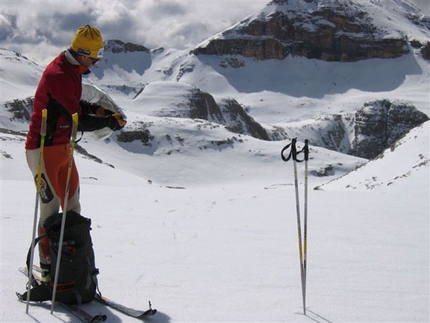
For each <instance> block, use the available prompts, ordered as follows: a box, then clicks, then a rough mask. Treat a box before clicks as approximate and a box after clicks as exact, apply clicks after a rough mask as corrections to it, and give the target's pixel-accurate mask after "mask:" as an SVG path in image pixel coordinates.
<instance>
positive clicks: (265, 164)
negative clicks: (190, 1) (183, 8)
mask: <svg viewBox="0 0 430 323" xmlns="http://www.w3.org/2000/svg"><path fill="white" fill-rule="evenodd" d="M331 6H335V7H336V8H337V7H339V6H341V7H342V10H343V11H342V12H345V13H349V14H351V15H350V16H351V17H352V16H354V14H353V13H354V12H355V11H353V10H356V9H357V8H359V9H360V10H361V11H360V12H363V15H362V16H357V19H358V18H360V17H361V18H362V19H364V20H366V21H371V26H374V27H375V28H372V30H377V31H378V35H382V36H383V37H382V38H384V37H394V38H396V37H398V38H399V39H401V40H402V41H406V43H407V44H408V46H407V48H404V47H402V50H404V52H402V54H401V55H399V56H398V57H393V58H369V59H360V60H358V61H348V62H342V61H327V60H321V59H316V58H307V57H304V56H300V55H295V56H292V55H286V56H285V57H283V58H282V59H273V58H271V59H261V58H259V59H256V58H255V57H253V56H246V55H243V54H240V53H239V54H237V53H235V54H222V55H214V54H213V53H203V52H202V51H201V49H202V48H207V46H208V45H209V44H211V43H212V42H213V41H215V40H220V39H227V38H228V39H230V40H231V39H235V37H236V36H237V37H238V38H239V39H240V37H245V38H249V37H248V36H247V35H245V34H244V33H243V32H242V31H243V30H247V28H248V27H249V26H251V25H258V24H259V22H264V21H270V19H269V18H270V17H273V16H274V15H275V14H276V12H282V13H284V14H286V15H287V16H288V15H290V14H292V13H295V14H297V13H298V12H301V13H302V16H303V17H304V16H309V17H310V19H314V20H312V21H313V25H307V24H306V23H305V22H303V23H302V24H301V26H302V27H303V26H307V27H309V30H311V29H313V28H314V27H315V26H316V25H328V26H330V25H331V23H329V22H328V21H324V20H321V19H319V20H318V19H317V20H315V19H316V18H315V17H316V16H315V15H313V14H312V13H314V12H319V11H318V10H322V9H324V10H328V9H327V8H331ZM322 7H323V8H322ZM321 8H322V9H321ZM324 10H323V11H324ZM334 16H336V15H334ZM354 21H355V20H354ZM311 27H312V28H311ZM239 31H240V32H239ZM379 31H380V32H381V33H379ZM406 36H407V37H406ZM265 38H266V36H264V35H263V36H261V39H265ZM236 39H237V38H236ZM257 39H258V37H257ZM405 39H406V40H405ZM252 40H253V41H255V40H256V36H255V35H254V36H253V37H252ZM412 40H415V41H418V42H419V44H420V46H418V45H416V43H414V44H415V45H414V46H415V47H414V46H412V43H411V41H412ZM429 41H430V37H429V29H428V17H425V16H422V15H421V14H420V12H419V11H417V9H416V8H414V7H413V6H412V5H410V4H409V3H408V1H406V0H394V1H388V2H385V1H365V2H363V1H358V0H357V1H353V0H350V1H346V2H340V1H334V0H333V1H315V0H314V1H310V0H309V1H305V0H303V1H298V0H297V1H293V0H290V1H273V2H271V3H270V4H268V5H267V6H266V7H265V8H262V10H261V11H260V12H258V13H256V14H255V15H253V16H251V17H247V18H245V19H244V20H243V21H242V22H239V23H238V24H237V25H235V26H232V27H231V28H229V29H228V30H226V31H225V32H223V33H220V34H219V35H214V36H213V37H211V38H210V39H208V40H207V41H205V42H203V43H202V44H200V45H198V46H196V47H195V48H190V49H189V50H181V51H180V50H176V49H168V48H157V49H147V48H146V47H144V46H143V45H133V44H128V43H124V42H122V41H121V40H111V41H108V42H107V46H106V47H107V48H106V55H105V58H104V60H103V61H102V62H100V63H99V64H98V65H97V66H96V67H95V68H94V69H93V73H92V74H91V75H90V76H89V77H88V78H86V79H84V81H85V82H87V83H89V84H91V83H92V84H95V85H96V86H98V87H99V88H101V89H103V90H104V91H106V92H107V93H108V94H109V95H110V96H111V97H112V98H113V99H114V100H115V102H116V103H117V104H118V105H119V106H120V107H121V108H122V109H123V110H124V112H125V113H126V115H127V120H128V124H127V127H126V128H125V129H123V130H122V131H120V132H117V133H114V134H112V135H111V137H110V138H108V139H106V140H96V139H94V137H92V136H91V135H90V134H85V135H84V137H83V138H82V140H81V141H80V142H79V147H78V149H77V150H76V163H77V164H78V169H79V171H80V175H81V185H82V188H81V189H82V203H83V210H84V213H83V214H84V215H86V216H89V217H91V218H92V220H93V239H94V244H95V248H96V255H97V263H98V265H99V266H100V268H101V277H100V282H101V285H102V288H103V289H102V291H106V292H105V293H106V295H108V296H111V297H112V298H122V299H123V300H124V301H125V302H126V303H128V304H130V305H132V306H137V307H138V306H141V299H142V298H143V299H145V297H150V298H151V300H152V301H153V304H154V306H155V307H158V308H159V310H160V313H159V316H158V319H157V318H154V321H155V322H197V321H199V322H209V321H211V322H232V321H236V322H250V321H258V322H280V321H285V322H293V321H294V322H306V321H308V320H309V317H310V318H311V319H313V320H314V321H317V322H336V321H339V322H340V321H350V322H352V321H357V322H358V321H361V322H364V321H372V322H376V321H387V322H388V321H390V322H406V321H408V322H423V321H428V319H429V317H428V310H429V307H428V303H429V302H428V300H429V293H428V287H429V277H428V270H429V267H428V265H429V261H428V239H429V232H428V221H429V204H428V196H429V193H430V192H429V132H428V131H429V125H430V122H429V121H425V120H428V116H430V97H429V93H430V84H429V80H430V62H429V60H428V58H426V55H425V54H423V52H424V51H425V46H426V43H428V42H429ZM409 44H410V46H409ZM205 46H206V47H205ZM0 68H1V76H0V86H1V90H2V92H1V98H0V138H1V152H2V158H1V161H2V164H1V169H2V174H1V184H2V185H1V187H2V202H1V206H2V211H1V213H2V217H1V221H2V223H1V227H2V251H1V252H2V272H3V273H4V274H3V277H4V279H2V280H1V282H2V287H1V288H2V294H1V295H2V304H3V305H2V310H1V312H2V314H1V315H2V317H1V318H2V319H1V321H2V322H24V321H31V318H30V317H29V316H27V315H25V314H24V310H23V306H22V304H20V303H18V302H17V301H16V300H15V299H12V298H13V297H11V295H12V296H13V293H14V291H16V290H17V289H20V288H23V287H24V283H23V282H22V281H21V280H22V279H21V277H19V273H17V272H16V268H17V267H18V266H21V265H22V264H23V259H24V256H25V254H26V249H27V247H28V246H27V241H28V242H29V240H30V239H29V236H30V230H31V222H32V221H31V220H30V218H31V216H32V214H33V212H34V210H33V209H32V207H33V206H34V204H32V202H33V201H34V185H33V184H32V181H31V176H30V174H29V171H28V169H27V166H26V164H25V157H24V148H23V145H24V140H25V133H26V130H27V127H28V121H29V120H28V118H29V112H30V110H31V104H32V96H33V94H34V91H35V88H36V86H37V82H38V80H39V78H40V76H41V73H42V72H43V68H41V67H40V66H39V65H37V63H35V62H31V61H29V60H28V59H26V58H25V57H23V56H22V55H20V54H19V53H15V52H12V51H10V50H7V49H0ZM390 109H391V112H390ZM409 109H410V110H409ZM396 111H403V112H404V111H408V113H407V115H404V114H403V115H401V117H400V119H399V118H397V116H398V115H399V114H397V113H394V112H396ZM377 114H380V115H381V116H382V117H381V118H380V119H377V120H375V119H372V117H373V116H374V115H377ZM416 115H419V118H421V117H423V116H424V117H423V119H419V118H418V119H419V120H421V121H419V122H418V123H422V122H424V123H422V124H420V125H418V123H417V124H414V125H412V126H411V125H410V124H409V125H408V127H409V129H411V128H412V130H411V131H409V130H408V131H403V132H402V131H398V130H399V129H400V128H399V126H398V125H402V126H403V125H405V124H408V122H409V120H411V117H412V116H416ZM396 118H397V119H396ZM426 118H427V119H426ZM398 119H399V120H398ZM357 120H358V121H359V122H358V123H357ZM363 120H367V121H363ZM381 120H385V121H387V120H390V121H389V122H381ZM406 121H408V122H406ZM360 122H362V123H360ZM363 122H365V123H369V125H370V124H371V122H373V126H375V125H376V127H375V128H371V127H370V126H369V127H368V128H366V129H377V130H378V131H376V130H375V131H373V133H372V134H375V132H377V133H378V136H377V138H379V139H378V140H380V141H381V142H382V143H381V144H380V145H379V143H378V149H377V153H380V154H379V155H378V156H377V157H376V158H375V159H372V160H370V159H367V158H362V157H358V155H357V154H356V155H353V154H352V153H351V150H352V148H354V147H355V148H356V147H361V146H357V145H356V146H354V142H355V141H354V140H356V138H361V139H362V140H361V141H360V143H361V144H364V143H365V140H364V139H367V140H368V139H369V138H373V137H370V136H366V138H364V139H363V134H364V132H361V131H360V130H359V129H362V128H360V125H363ZM401 129H403V130H404V128H401ZM388 130H390V131H388ZM386 132H387V133H389V134H391V133H395V135H396V136H397V137H396V138H400V140H398V139H396V140H393V141H386V142H384V140H385V139H387V138H390V140H392V137H391V135H387V136H385V137H381V136H379V134H380V133H386ZM294 137H297V138H298V144H299V146H300V147H302V146H303V141H304V140H305V139H309V141H310V144H311V150H310V160H309V183H310V195H309V207H310V210H309V211H310V212H309V213H310V223H311V227H310V228H311V229H310V230H311V231H310V232H309V246H310V249H309V258H310V267H309V270H310V272H309V284H308V288H309V291H308V296H309V300H308V306H309V310H310V311H309V312H308V316H309V317H304V316H302V315H300V314H298V313H301V309H300V306H301V299H300V280H299V274H298V263H297V248H296V246H297V227H296V217H295V216H296V215H295V210H296V208H295V200H294V171H293V167H292V164H291V163H284V162H283V161H282V160H281V155H280V152H281V149H282V148H283V147H284V146H285V145H286V144H288V143H290V142H291V139H292V138H294ZM375 138H376V137H375ZM393 142H394V144H393ZM373 143H376V141H371V142H370V145H369V146H370V148H372V149H373V148H375V144H373ZM384 145H385V146H384ZM388 146H390V147H389V148H387V147H388ZM368 150H369V149H367V151H368ZM347 153H349V154H347ZM372 158H373V156H372ZM298 169H299V170H298V175H299V185H300V186H301V187H302V185H303V182H304V168H303V163H299V164H298ZM314 188H316V189H315V190H314ZM300 192H302V190H300ZM300 201H301V202H303V200H300ZM16 237H18V238H19V240H20V243H17V241H16V240H17V239H16ZM369 250H371V252H370V251H369ZM110 277H115V280H112V279H110ZM11 278H12V279H11ZM118 285H121V286H124V288H119V287H118ZM137 295H138V297H136V296H137ZM137 298H138V299H137ZM215 300H216V301H215ZM145 301H146V299H145ZM88 308H89V309H90V310H93V311H102V310H103V311H104V309H101V308H100V307H97V306H96V305H89V307H88ZM219 309H222V310H219ZM45 312H48V311H47V310H46V309H45V308H44V307H43V306H40V307H32V308H31V313H34V314H31V315H33V316H34V317H35V319H37V320H39V321H44V322H45V321H52V322H56V321H58V320H65V319H66V320H68V321H69V320H70V321H71V322H75V321H73V319H72V318H70V317H67V314H66V313H63V312H59V313H56V314H55V315H54V316H51V315H49V314H47V313H45ZM109 314H110V317H111V319H112V322H128V321H127V319H126V318H124V317H123V316H121V315H118V314H116V313H113V312H110V313H109Z"/></svg>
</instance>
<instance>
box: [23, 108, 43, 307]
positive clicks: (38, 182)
mask: <svg viewBox="0 0 430 323" xmlns="http://www.w3.org/2000/svg"><path fill="white" fill-rule="evenodd" d="M47 118H48V110H46V109H43V110H42V123H41V126H40V148H39V149H40V150H39V162H38V164H37V179H36V201H35V205H34V218H33V232H32V237H31V251H30V264H29V268H28V284H27V305H26V308H25V313H26V314H28V308H29V306H30V293H31V285H32V282H33V271H32V268H33V262H34V248H35V242H34V241H35V239H36V227H37V210H38V208H39V195H40V190H41V183H42V169H43V152H44V149H45V137H46V120H47Z"/></svg>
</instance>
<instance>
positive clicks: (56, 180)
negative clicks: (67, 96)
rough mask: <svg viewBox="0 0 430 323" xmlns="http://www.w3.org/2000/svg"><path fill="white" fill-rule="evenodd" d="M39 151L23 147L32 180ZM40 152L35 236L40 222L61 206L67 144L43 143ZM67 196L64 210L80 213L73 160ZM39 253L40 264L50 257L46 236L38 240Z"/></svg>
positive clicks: (47, 261) (68, 155)
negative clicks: (41, 152) (39, 179)
mask: <svg viewBox="0 0 430 323" xmlns="http://www.w3.org/2000/svg"><path fill="white" fill-rule="evenodd" d="M39 154H40V148H39V149H33V150H27V151H26V157H27V164H28V167H29V168H30V170H31V172H32V174H33V178H34V180H35V182H36V183H37V175H38V165H39ZM43 154H44V158H43V161H42V180H41V188H40V192H39V197H40V203H39V205H40V217H39V225H38V232H39V236H40V235H42V234H44V233H45V230H44V228H43V223H44V222H45V220H46V219H47V218H48V217H49V216H50V215H53V214H57V213H58V212H59V210H60V207H61V209H62V210H63V207H64V201H65V194H66V186H67V174H68V166H69V160H70V144H65V145H57V146H48V147H45V148H44V152H43ZM68 197H69V199H68V203H67V210H73V211H75V212H77V213H80V212H81V205H80V202H79V174H78V170H77V168H76V165H75V163H74V161H73V164H72V168H71V176H70V189H69V196H68ZM63 211H64V210H63ZM39 257H40V263H41V264H50V262H51V260H50V257H49V240H48V238H46V237H45V238H43V239H41V240H40V242H39Z"/></svg>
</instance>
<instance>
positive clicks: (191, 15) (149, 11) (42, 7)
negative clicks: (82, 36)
mask: <svg viewBox="0 0 430 323" xmlns="http://www.w3.org/2000/svg"><path fill="white" fill-rule="evenodd" d="M269 2H270V0H123V1H121V0H68V1H58V0H38V1H34V0H18V1H16V0H14V1H11V0H2V2H1V5H0V46H1V47H3V48H7V49H11V50H15V51H17V52H19V53H21V54H23V55H24V56H27V57H28V58H30V59H32V60H34V61H35V62H37V63H39V64H42V65H44V64H47V63H49V61H51V60H52V58H53V57H54V56H56V55H57V54H58V53H59V52H60V51H61V50H64V49H65V48H67V47H68V46H69V45H70V41H71V39H72V37H73V35H74V33H75V32H76V30H77V28H78V27H79V26H82V25H86V24H90V25H92V26H96V27H98V28H100V30H101V31H102V33H103V36H104V38H105V39H120V40H122V41H126V42H133V43H136V44H140V45H144V46H145V47H148V48H156V47H160V46H162V47H173V48H177V49H185V48H190V47H192V46H195V45H197V44H199V43H200V42H202V41H204V40H205V39H207V38H209V37H211V36H213V35H215V34H217V33H219V32H221V31H223V30H225V29H226V28H229V27H230V26H232V25H234V24H236V23H237V22H239V21H241V20H243V19H245V18H246V17H247V16H248V15H250V14H253V13H255V12H257V11H258V10H260V9H262V8H263V7H264V6H266V4H268V3H269ZM411 2H413V3H415V4H416V5H417V6H419V7H420V8H424V10H425V9H427V14H428V13H429V12H428V11H429V8H428V0H411Z"/></svg>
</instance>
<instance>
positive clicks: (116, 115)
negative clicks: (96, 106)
mask: <svg viewBox="0 0 430 323" xmlns="http://www.w3.org/2000/svg"><path fill="white" fill-rule="evenodd" d="M112 117H114V118H115V119H116V122H117V123H118V125H119V126H120V127H121V128H124V126H125V125H126V124H127V120H124V118H123V117H122V115H121V114H119V113H114V114H113V115H112Z"/></svg>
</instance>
